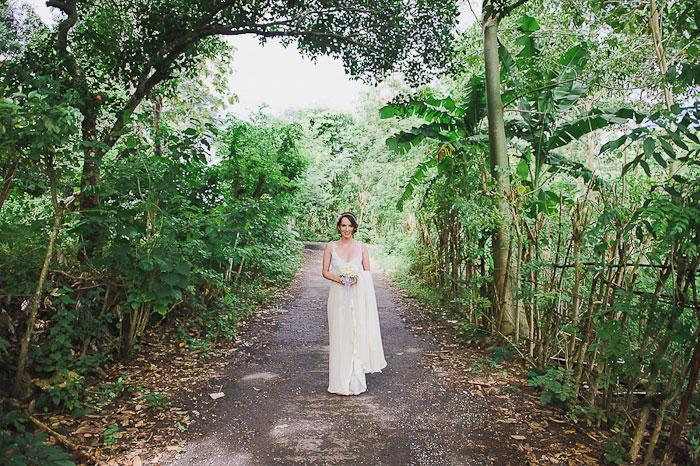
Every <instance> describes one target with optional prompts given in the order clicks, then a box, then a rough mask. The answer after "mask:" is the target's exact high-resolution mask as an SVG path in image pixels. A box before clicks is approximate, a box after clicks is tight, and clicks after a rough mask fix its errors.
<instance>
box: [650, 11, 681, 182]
mask: <svg viewBox="0 0 700 466" xmlns="http://www.w3.org/2000/svg"><path fill="white" fill-rule="evenodd" d="M649 29H651V39H652V42H653V44H654V52H655V53H656V59H657V61H658V64H659V71H661V75H662V76H663V77H664V79H666V72H667V71H668V63H667V62H666V52H665V51H664V43H663V40H662V39H661V14H660V12H659V6H658V5H657V4H656V0H651V4H650V15H649ZM664 102H665V103H666V109H667V110H671V106H672V105H673V90H672V89H671V85H670V84H669V83H664ZM671 130H672V131H675V130H676V125H675V123H671ZM677 171H678V162H674V161H671V163H670V164H669V166H668V176H669V177H671V176H673V175H675V174H676V172H677Z"/></svg>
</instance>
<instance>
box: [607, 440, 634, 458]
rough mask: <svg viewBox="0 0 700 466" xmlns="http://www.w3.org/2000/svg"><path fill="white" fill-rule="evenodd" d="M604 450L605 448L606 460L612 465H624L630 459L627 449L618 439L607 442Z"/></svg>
mask: <svg viewBox="0 0 700 466" xmlns="http://www.w3.org/2000/svg"><path fill="white" fill-rule="evenodd" d="M603 448H605V460H606V461H610V462H611V463H615V464H622V463H623V462H624V461H627V459H628V458H629V455H628V454H627V449H625V447H624V446H623V445H622V444H620V442H619V441H618V440H616V439H611V440H608V441H607V442H605V443H604V444H603Z"/></svg>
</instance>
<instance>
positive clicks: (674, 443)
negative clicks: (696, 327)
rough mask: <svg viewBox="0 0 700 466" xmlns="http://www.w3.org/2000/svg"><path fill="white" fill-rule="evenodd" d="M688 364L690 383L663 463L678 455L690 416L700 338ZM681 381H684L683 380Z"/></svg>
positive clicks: (667, 462)
mask: <svg viewBox="0 0 700 466" xmlns="http://www.w3.org/2000/svg"><path fill="white" fill-rule="evenodd" d="M688 366H689V367H690V375H689V376H688V384H687V385H686V387H685V392H683V397H682V398H681V405H680V407H679V408H678V415H677V416H676V418H675V419H674V420H673V424H672V425H671V432H670V433H669V434H668V443H667V444H666V451H665V452H664V459H663V461H662V463H661V464H663V465H668V464H671V462H672V461H673V457H674V456H675V455H676V448H677V447H678V442H680V439H681V433H682V432H683V424H685V420H686V418H687V417H688V410H689V409H690V402H691V400H692V398H693V394H694V393H695V389H696V387H697V385H698V371H700V339H698V340H697V344H696V345H695V350H693V357H692V358H691V360H690V364H689V365H688ZM681 383H683V382H682V381H681Z"/></svg>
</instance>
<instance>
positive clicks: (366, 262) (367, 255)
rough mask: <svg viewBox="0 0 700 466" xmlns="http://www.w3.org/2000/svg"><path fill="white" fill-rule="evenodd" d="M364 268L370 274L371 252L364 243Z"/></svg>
mask: <svg viewBox="0 0 700 466" xmlns="http://www.w3.org/2000/svg"><path fill="white" fill-rule="evenodd" d="M362 268H364V269H365V270H366V271H368V272H369V252H367V245H366V244H365V243H362Z"/></svg>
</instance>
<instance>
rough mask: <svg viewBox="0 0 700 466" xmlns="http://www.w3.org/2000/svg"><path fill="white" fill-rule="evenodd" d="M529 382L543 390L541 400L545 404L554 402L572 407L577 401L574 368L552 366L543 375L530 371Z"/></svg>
mask: <svg viewBox="0 0 700 466" xmlns="http://www.w3.org/2000/svg"><path fill="white" fill-rule="evenodd" d="M527 384H528V385H529V386H531V387H539V388H540V389H541V390H542V391H541V393H540V401H541V402H542V404H543V405H547V404H550V403H553V404H558V405H561V406H564V407H565V408H567V409H570V408H571V407H572V406H573V405H574V404H575V403H576V387H575V385H574V373H573V370H572V369H565V368H561V367H557V368H550V369H547V372H546V373H544V374H542V375H539V374H537V373H536V372H528V382H527Z"/></svg>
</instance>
